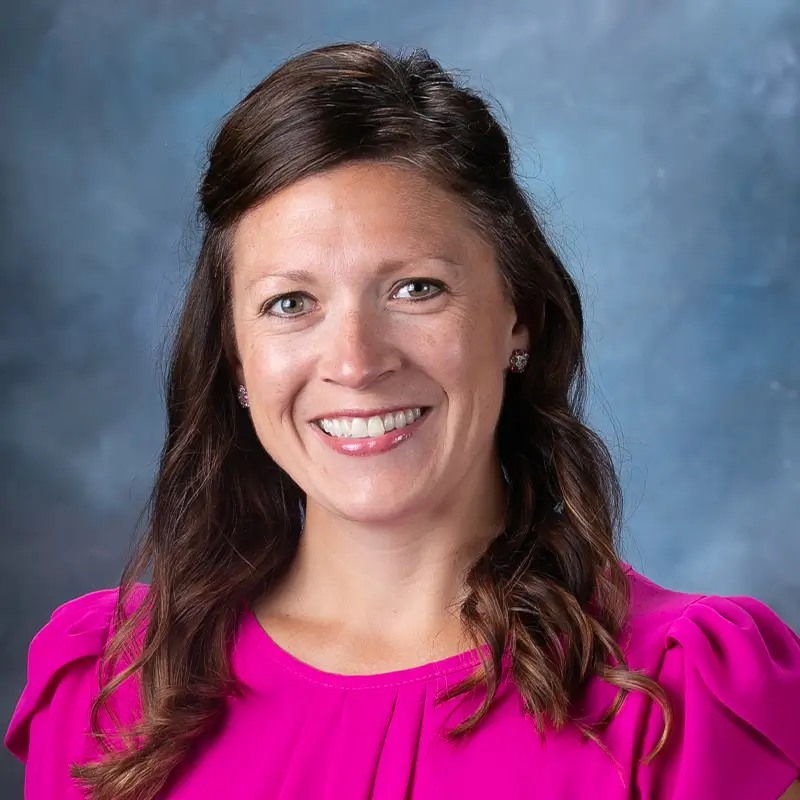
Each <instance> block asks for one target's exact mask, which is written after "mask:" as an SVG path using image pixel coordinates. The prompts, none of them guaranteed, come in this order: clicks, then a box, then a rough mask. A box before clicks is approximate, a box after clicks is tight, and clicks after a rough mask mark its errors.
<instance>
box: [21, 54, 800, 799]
mask: <svg viewBox="0 0 800 800" xmlns="http://www.w3.org/2000/svg"><path fill="white" fill-rule="evenodd" d="M201 207H202V208H201V211H202V218H203V222H204V236H203V241H202V247H201V250H200V253H199V258H198V261H197V265H196V270H195V273H194V275H193V278H192V281H191V284H190V286H189V290H188V296H187V299H186V305H185V308H184V311H183V316H182V319H181V323H180V327H179V330H178V333H177V338H176V342H175V346H174V353H173V356H172V363H171V371H170V374H169V379H168V397H167V409H168V424H169V428H168V434H167V440H166V444H165V447H164V451H163V455H162V459H161V464H160V469H159V473H158V476H157V481H156V485H155V489H154V494H153V502H152V509H151V517H150V522H149V526H148V529H147V532H146V535H145V537H144V538H143V541H142V543H141V547H140V550H139V552H138V554H137V556H136V558H135V559H134V560H133V561H132V563H131V564H130V565H129V567H128V568H127V569H126V571H125V573H124V575H123V579H122V581H121V587H120V589H119V590H113V591H112V590H106V591H99V592H94V593H92V594H89V595H86V596H84V597H81V598H79V599H77V600H74V601H72V602H70V603H67V604H66V605H65V606H62V607H61V608H60V609H58V610H57V611H56V612H55V614H54V615H53V617H52V619H51V621H50V622H49V623H48V624H47V625H46V626H45V627H44V629H43V630H42V631H41V632H40V633H39V634H38V635H37V637H36V638H35V639H34V641H33V643H32V645H31V649H30V653H29V676H28V684H27V686H26V688H25V690H24V693H23V695H22V698H21V700H20V702H19V705H18V707H17V710H16V713H15V715H14V718H13V720H12V722H11V726H10V729H9V731H8V734H7V738H6V744H7V746H8V747H9V748H10V749H11V751H12V752H14V753H15V754H16V755H17V756H18V757H20V758H21V759H22V760H23V761H25V760H27V764H28V768H27V796H28V797H29V798H33V800H43V799H44V798H55V797H58V798H60V799H61V800H70V799H71V798H78V797H80V796H81V794H80V792H79V790H78V788H76V786H77V785H78V784H82V785H83V786H85V787H87V788H89V789H91V794H90V796H91V797H92V798H93V800H111V799H112V798H113V800H150V799H151V798H155V797H158V798H160V799H161V800H186V799H187V798H191V799H192V800H197V799H198V798H219V797H221V796H230V797H236V798H242V799H243V800H246V799H247V798H280V799H281V800H288V799H289V798H313V799H315V800H316V798H320V799H323V798H348V800H362V798H364V799H366V798H377V799H379V800H389V799H390V798H398V799H400V798H414V800H420V799H422V800H433V799H434V798H437V799H438V798H487V797H492V798H494V797H497V798H506V797H508V798H510V797H517V798H528V797H530V798H534V797H535V798H579V797H602V798H628V797H643V798H694V797H702V798H706V799H707V798H725V799H726V800H731V798H748V799H749V800H760V799H761V798H763V800H772V798H777V797H779V796H781V795H782V794H783V793H784V792H787V794H785V795H783V796H785V797H792V796H794V797H797V796H800V793H799V792H798V791H797V788H795V789H790V788H789V787H790V785H791V784H792V782H793V781H794V780H795V779H796V778H797V777H798V774H800V640H799V639H798V637H797V636H796V635H795V634H794V633H793V632H792V631H791V630H790V629H789V628H788V627H787V626H786V625H785V624H784V623H783V622H782V621H781V620H780V619H778V618H777V617H776V616H775V615H774V614H773V613H772V612H771V611H770V610H769V609H768V608H767V607H766V606H764V605H762V604H761V603H759V602H757V601H756V600H754V599H751V598H746V597H745V598H741V597H740V598H723V597H708V596H697V595H692V596H689V595H684V594H679V593H676V592H672V591H669V590H667V589H664V588H661V587H659V586H656V585H655V584H653V583H651V582H650V581H648V580H647V579H645V578H644V577H643V576H641V575H639V574H637V573H636V572H635V571H634V570H632V569H631V568H630V567H629V566H628V565H627V564H625V563H623V562H622V561H620V559H619V557H618V554H617V538H618V527H619V517H620V511H619V490H618V485H617V482H616V479H615V476H614V472H613V469H612V465H611V462H610V459H609V456H608V453H607V451H606V449H605V448H604V446H603V445H602V444H601V442H600V441H599V440H598V438H597V437H596V436H595V435H594V434H593V433H592V432H591V431H590V430H588V429H587V428H586V427H585V426H584V424H583V423H582V421H581V419H582V416H581V415H582V403H583V399H584V388H585V373H584V363H583V351H582V336H583V320H582V314H581V304H580V301H579V298H578V293H577V291H576V288H575V285H574V283H573V282H572V280H571V279H570V277H569V275H568V274H567V272H566V271H565V269H564V266H563V265H562V264H561V262H560V261H559V259H558V257H557V256H556V254H555V253H554V252H553V250H552V249H551V248H550V246H549V245H548V243H547V241H546V240H545V237H544V236H543V234H542V230H541V228H540V227H539V224H538V222H537V220H536V218H535V217H534V215H533V213H532V210H531V208H530V206H529V204H528V202H527V201H526V199H525V197H524V194H523V192H522V190H521V189H520V187H519V185H518V183H517V182H516V181H515V179H514V177H513V174H512V164H511V157H510V154H509V145H508V141H507V138H506V136H505V134H504V132H503V130H502V129H501V127H500V126H499V125H498V123H497V121H496V120H495V119H494V118H493V116H492V115H491V113H490V111H489V110H488V109H487V106H486V105H485V104H484V102H483V101H482V100H481V99H479V98H478V97H477V96H476V95H475V94H473V93H471V92H470V91H468V90H466V89H464V88H459V87H458V86H457V85H455V83H454V81H453V79H452V78H451V77H450V76H448V75H447V74H446V73H444V72H443V71H442V70H441V68H440V66H439V65H438V64H437V63H436V62H435V61H433V60H431V59H430V58H429V57H428V56H427V54H425V53H424V52H415V53H414V54H412V55H411V56H410V57H397V56H394V55H390V54H388V53H386V52H384V51H382V50H380V49H378V48H377V47H371V46H357V45H340V46H332V47H325V48H322V49H319V50H316V51H313V52H309V53H306V54H304V55H300V56H298V57H295V58H293V59H291V60H290V61H288V62H287V63H285V64H284V65H283V66H281V67H280V68H279V69H278V70H277V71H276V72H275V73H273V74H272V75H271V76H270V77H268V78H267V79H266V80H265V81H264V82H263V83H262V84H261V85H259V86H258V87H256V89H254V90H253V91H252V92H251V93H250V95H249V96H248V97H246V98H245V99H244V100H243V101H242V102H241V103H240V104H239V105H238V106H237V107H236V108H235V109H234V110H233V112H232V113H231V114H230V116H229V117H228V118H227V120H226V121H225V123H224V125H223V126H222V128H221V130H220V132H219V134H218V136H217V138H216V140H215V142H214V144H213V147H212V150H211V154H210V158H209V166H208V171H207V173H206V174H205V176H204V180H203V183H202V188H201ZM149 566H152V581H151V584H150V586H149V587H148V586H145V585H144V584H142V583H138V582H137V581H138V580H139V579H140V577H141V576H142V574H143V573H144V572H145V570H146V569H147V568H148V567H149ZM89 730H91V731H92V735H91V736H90V735H87V731H89ZM70 774H71V776H72V778H74V779H75V781H74V782H72V781H71V779H70ZM796 786H797V785H796V784H795V787H796ZM792 792H794V794H792Z"/></svg>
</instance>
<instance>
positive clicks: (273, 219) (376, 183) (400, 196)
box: [233, 164, 486, 274]
mask: <svg viewBox="0 0 800 800" xmlns="http://www.w3.org/2000/svg"><path fill="white" fill-rule="evenodd" d="M482 246H483V249H484V250H485V247H486V246H485V245H482V242H481V241H480V237H479V236H478V235H477V232H476V231H475V230H474V229H473V228H472V226H471V225H470V223H469V221H468V217H467V214H466V211H465V210H464V208H463V207H462V205H461V204H460V203H459V201H458V199H457V198H455V197H454V196H452V195H451V194H450V193H448V192H447V191H446V190H444V189H442V188H441V187H439V186H437V185H436V184H435V183H433V182H432V181H431V180H429V179H427V178H426V177H424V176H423V175H422V174H421V173H420V172H418V171H416V170H413V169H411V168H403V167H398V166H393V165H387V164H355V165H348V166H345V167H340V168H337V169H335V170H331V171H329V172H326V173H323V174H320V175H316V176H313V177H311V178H307V179H305V180H303V181H300V182H298V183H296V184H293V185H292V186H289V187H287V188H286V189H283V190H282V191H280V192H278V193H277V194H276V195H274V196H273V197H270V198H269V199H268V200H266V201H265V202H264V203H262V204H261V205H259V206H258V207H256V208H254V209H251V210H250V211H249V212H248V213H247V214H246V215H245V216H244V217H243V218H242V220H241V221H240V223H239V225H238V226H237V229H236V231H235V232H234V236H233V263H234V270H235V271H236V272H239V273H240V274H241V273H251V272H253V271H256V270H258V271H263V270H264V269H266V268H269V267H277V266H280V265H285V264H287V263H291V264H292V265H297V264H298V263H299V262H304V266H309V265H313V263H314V262H318V261H319V260H320V259H325V260H329V259H334V260H335V259H343V260H344V261H347V260H349V259H351V258H352V259H356V258H358V257H359V256H361V255H365V256H368V258H369V260H370V261H372V260H373V259H376V258H377V259H382V258H395V259H404V258H417V257H435V256H436V255H439V256H443V257H446V258H448V259H450V260H453V261H457V262H460V263H466V262H467V261H468V260H470V259H473V258H475V255H476V252H475V251H476V248H479V249H480V248H481V247H482ZM483 255H485V253H483Z"/></svg>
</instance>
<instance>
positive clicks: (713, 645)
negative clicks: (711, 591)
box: [623, 568, 800, 799]
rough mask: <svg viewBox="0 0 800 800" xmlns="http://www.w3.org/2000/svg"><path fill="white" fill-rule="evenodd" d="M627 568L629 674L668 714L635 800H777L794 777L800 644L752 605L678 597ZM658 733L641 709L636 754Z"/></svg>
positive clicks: (751, 601) (656, 723)
mask: <svg viewBox="0 0 800 800" xmlns="http://www.w3.org/2000/svg"><path fill="white" fill-rule="evenodd" d="M627 569H628V576H629V580H630V587H631V604H630V625H629V631H628V636H627V642H625V641H623V645H625V646H626V649H627V655H628V660H629V666H630V667H631V668H633V669H642V670H643V671H644V672H645V673H646V674H648V675H649V676H650V677H652V678H654V679H655V680H656V681H657V682H658V683H659V684H660V685H661V686H662V687H663V688H664V690H665V691H666V693H667V697H668V699H669V702H670V706H671V709H672V713H673V732H672V734H671V735H670V739H669V740H668V743H667V746H666V747H665V749H664V750H663V751H662V753H661V754H659V755H658V756H657V757H656V758H655V759H654V760H653V762H652V763H651V764H650V765H647V766H644V767H643V768H642V770H641V772H640V774H639V788H640V789H641V790H642V791H643V797H645V798H646V797H656V796H658V797H660V796H662V795H661V794H659V793H658V792H661V791H663V790H664V789H665V788H666V787H671V793H670V792H667V794H666V795H663V796H678V797H683V796H690V795H692V790H693V789H694V791H695V792H696V790H697V789H698V788H699V787H703V789H704V791H703V792H702V794H703V796H707V797H709V796H714V797H716V796H720V797H722V796H725V797H731V798H738V797H753V798H759V797H764V798H765V799H766V798H771V797H778V796H779V795H780V794H781V792H782V791H783V790H785V789H786V788H788V786H789V784H790V783H791V782H792V781H793V780H794V779H795V778H797V776H798V775H800V637H798V636H797V634H796V633H795V632H794V631H793V630H792V629H791V628H790V627H789V625H787V624H786V623H785V622H784V621H783V620H782V619H781V618H780V617H778V615H777V614H775V612H774V611H772V609H770V608H769V607H768V606H767V605H765V604H764V603H762V602H761V601H759V600H757V599H755V598H753V597H723V596H718V595H691V594H684V593H681V592H675V591H672V590H669V589H666V588H664V587H662V586H659V585H657V584H656V583H654V582H653V581H650V580H648V579H647V578H645V577H644V576H642V575H639V574H638V573H636V572H635V571H634V570H632V569H630V568H627ZM662 730H663V715H662V714H661V709H660V707H659V706H657V705H656V704H651V707H650V709H649V714H648V719H647V720H646V722H645V725H644V729H643V731H642V738H641V743H640V744H641V753H639V755H640V756H645V755H647V754H648V753H649V752H650V751H651V750H652V749H653V747H655V745H656V744H657V742H658V740H659V737H660V736H661V733H662Z"/></svg>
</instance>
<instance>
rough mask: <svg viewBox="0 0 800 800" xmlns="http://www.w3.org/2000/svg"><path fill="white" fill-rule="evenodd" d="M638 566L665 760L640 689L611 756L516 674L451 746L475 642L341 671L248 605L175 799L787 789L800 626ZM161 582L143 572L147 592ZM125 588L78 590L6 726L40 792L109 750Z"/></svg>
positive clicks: (133, 701) (63, 799)
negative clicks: (666, 706)
mask: <svg viewBox="0 0 800 800" xmlns="http://www.w3.org/2000/svg"><path fill="white" fill-rule="evenodd" d="M625 566H626V570H627V571H628V575H629V579H630V582H631V585H632V605H631V614H630V623H629V630H628V631H626V636H624V637H622V638H621V641H623V642H624V645H623V647H624V649H625V651H626V653H627V658H628V662H629V666H630V667H632V668H637V669H643V670H645V671H646V672H647V674H649V675H650V676H651V677H655V678H656V679H657V680H658V681H659V682H660V683H661V685H662V686H664V688H665V689H666V691H667V692H668V695H669V697H670V700H671V703H672V707H673V709H674V715H675V717H674V718H675V723H674V729H673V733H672V736H671V738H670V740H669V743H668V746H667V749H666V750H665V751H662V753H661V754H660V755H659V756H658V757H657V758H656V759H655V761H654V762H652V763H651V764H650V765H649V766H641V765H639V766H637V765H636V761H637V759H638V758H640V757H641V756H642V755H644V754H647V753H649V752H650V750H651V749H652V747H653V746H654V745H655V743H656V742H657V741H658V738H659V736H660V734H661V730H662V714H661V711H660V708H659V706H658V705H657V704H655V703H653V702H651V701H649V700H648V699H647V698H646V697H645V696H644V695H643V694H641V693H639V692H634V693H632V694H631V695H629V697H628V699H627V700H626V701H625V703H624V705H623V707H622V710H621V712H620V713H619V714H618V716H617V717H616V718H615V720H614V721H613V722H612V724H611V725H610V726H609V728H608V729H607V730H606V731H605V733H604V734H603V735H602V741H603V743H604V744H605V746H606V747H607V748H608V750H609V751H610V753H611V756H609V755H608V754H607V753H605V752H603V751H602V750H601V749H600V748H599V747H598V746H597V744H596V743H594V742H592V741H585V742H584V741H582V740H581V736H580V734H579V731H578V730H577V728H576V727H575V726H570V727H567V728H564V729H562V730H561V731H560V732H557V733H556V732H554V731H553V730H548V732H547V736H546V738H545V741H544V742H542V740H541V739H540V738H539V736H538V735H537V733H536V731H535V729H534V726H533V723H532V722H531V721H530V720H529V719H528V718H526V717H525V716H523V714H522V712H521V710H520V703H519V696H518V694H517V693H516V690H515V688H514V685H513V683H512V682H511V680H510V678H509V677H508V676H506V677H505V678H504V680H503V682H502V683H501V689H500V691H499V693H498V697H497V702H496V706H495V707H494V708H493V710H492V711H491V712H490V714H489V715H488V717H487V718H486V719H485V720H484V721H483V723H482V724H481V726H480V727H479V729H478V732H477V734H476V735H474V736H472V737H471V738H469V739H467V740H464V741H462V742H460V743H458V744H456V745H451V744H449V743H447V742H446V741H445V740H444V739H443V738H442V737H441V736H440V735H439V728H440V725H441V724H442V723H443V722H445V718H446V716H447V715H448V713H452V716H451V717H450V719H449V722H448V725H452V724H453V723H454V722H457V721H458V720H460V719H463V718H464V717H465V716H467V715H468V714H469V713H470V712H471V711H472V710H474V708H475V707H476V705H475V704H476V703H477V700H471V701H470V702H469V703H466V704H462V705H460V706H459V705H458V703H459V699H455V700H453V701H450V702H449V703H447V704H445V705H440V706H434V702H433V701H434V697H435V696H436V693H437V691H438V690H439V689H441V688H442V687H444V686H448V685H452V684H453V683H454V682H456V681H457V680H460V679H461V678H462V677H464V675H466V674H467V672H468V671H469V670H470V669H471V668H473V667H474V665H475V664H476V663H477V660H476V653H475V652H474V651H473V652H472V653H465V654H462V655H458V656H454V657H451V658H447V659H445V660H443V661H438V662H435V663H431V664H425V665H424V666H420V667H415V668H413V669H405V670H401V671H398V672H391V673H385V674H380V675H360V676H355V675H336V674H330V673H326V672H322V671H321V670H318V669H316V668H314V667H311V666H309V665H307V664H304V663H302V662H300V661H299V660H298V659H296V658H294V657H293V656H292V655H290V654H289V653H287V652H286V651H284V650H282V649H281V648H280V647H278V645H277V644H275V642H273V641H272V640H271V639H270V638H269V636H268V635H267V634H266V633H265V632H264V631H263V629H262V628H261V626H260V625H259V623H258V622H257V620H256V619H255V617H254V616H253V615H252V613H250V612H246V613H245V616H244V617H243V621H242V624H241V626H240V628H239V631H238V634H237V639H236V642H235V646H234V649H233V668H234V671H235V673H236V674H237V675H238V676H239V677H240V678H241V679H242V680H243V681H244V683H245V684H246V685H247V686H248V687H249V689H250V691H249V692H248V693H247V694H246V695H245V696H244V697H242V698H230V699H229V701H228V705H227V713H226V715H225V720H224V723H223V725H222V728H221V729H220V730H219V732H218V733H217V734H216V735H215V736H214V738H213V739H211V740H208V741H206V742H204V743H202V744H201V745H199V746H198V747H197V748H196V750H195V751H194V752H193V754H192V756H191V758H189V759H188V760H187V761H186V763H185V765H184V766H183V767H182V769H181V770H180V771H179V772H178V774H176V775H174V778H173V780H172V781H171V782H170V784H169V786H168V788H167V790H166V791H165V792H164V793H163V794H162V795H161V798H162V799H163V800H205V799H207V800H211V799H212V798H213V800H219V798H220V797H230V798H236V800H251V799H252V800H255V799H256V798H259V799H260V798H270V799H271V800H305V799H306V798H308V800H345V798H346V800H366V799H367V798H372V799H373V800H408V799H409V798H411V799H412V800H444V799H447V800H449V798H459V800H472V798H474V799H475V800H478V798H481V800H485V799H487V798H504V799H505V798H509V799H510V798H536V799H537V800H554V799H555V798H568V799H570V800H571V799H572V798H603V800H622V798H647V800H656V799H658V800H660V799H661V798H665V799H666V798H670V800H684V799H687V800H688V798H702V799H703V800H715V799H716V798H720V800H723V798H724V800H745V799H746V800H776V798H778V797H779V796H780V795H781V794H782V793H783V792H784V791H785V790H786V789H787V788H788V786H789V785H790V784H791V783H792V782H793V781H794V780H795V779H797V777H798V775H800V638H798V636H797V635H796V634H795V633H794V632H793V631H792V630H791V629H790V628H789V627H787V625H785V624H784V623H783V622H782V621H781V620H780V619H779V618H778V617H777V616H776V615H775V614H774V613H773V612H772V611H771V610H770V609H769V608H768V607H767V606H765V605H763V604H762V603H760V602H758V601H757V600H754V599H752V598H749V597H735V598H727V597H717V596H702V595H687V594H681V593H679V592H674V591H670V590H668V589H664V588H662V587H660V586H657V585H656V584H654V583H653V582H651V581H650V580H648V579H647V578H645V577H643V576H642V575H640V574H638V573H637V572H635V571H634V570H633V569H631V568H630V567H628V566H627V565H625ZM146 591H147V587H146V586H145V585H139V586H138V587H137V594H138V597H139V599H141V597H143V596H144V593H145V592H146ZM115 600H116V590H113V589H108V590H103V591H97V592H93V593H91V594H87V595H85V596H83V597H79V598H78V599H76V600H72V601H71V602H69V603H67V604H66V605H63V606H61V607H60V608H59V609H57V610H56V611H55V613H54V614H53V616H52V619H51V620H50V622H48V623H47V625H45V626H44V628H43V629H42V630H41V631H40V632H39V633H38V634H37V635H36V637H35V638H34V639H33V642H32V644H31V647H30V652H29V658H28V683H27V685H26V687H25V689H24V691H23V693H22V697H21V698H20V701H19V704H18V706H17V708H16V711H15V713H14V716H13V718H12V720H11V725H10V727H9V729H8V733H7V735H6V739H5V744H6V746H7V747H8V749H9V750H11V752H12V753H14V754H15V755H16V756H17V757H18V758H19V759H21V760H22V761H23V762H26V764H27V771H26V778H25V787H26V791H25V797H26V798H28V800H78V799H79V798H80V797H81V795H80V793H79V792H78V790H77V789H76V788H75V787H74V786H73V784H72V783H71V779H70V778H69V776H68V764H69V763H71V762H73V761H82V760H87V759H89V758H91V757H93V756H94V755H95V754H96V752H97V751H96V750H95V749H94V747H95V745H94V743H93V742H92V740H91V739H90V738H88V737H87V735H86V730H87V729H88V714H89V705H90V701H91V699H92V697H93V696H95V694H96V692H97V676H96V671H97V659H98V656H99V655H100V652H101V651H102V649H103V646H104V644H105V642H106V640H107V637H108V630H109V621H110V617H111V613H112V609H113V607H114V603H115ZM615 692H616V690H615V689H614V688H613V687H611V686H608V685H607V684H605V683H604V682H602V681H601V680H600V679H597V678H595V679H593V680H592V681H591V682H590V684H589V686H588V691H587V693H586V695H585V697H584V699H583V700H582V702H581V704H580V708H579V709H578V711H579V713H580V714H581V715H582V716H583V718H584V719H587V720H590V719H593V718H597V717H598V715H600V714H601V713H602V712H603V711H604V710H605V709H606V708H607V706H608V704H609V702H610V701H611V700H612V698H613V697H614V695H615ZM112 699H113V702H114V707H115V710H116V711H117V713H118V714H119V715H120V716H121V718H122V720H123V722H125V721H127V720H132V719H133V718H134V717H135V715H136V713H137V712H136V709H137V707H138V696H137V693H136V690H135V688H133V684H131V683H126V684H124V685H123V687H122V688H121V689H120V690H119V691H118V692H117V693H116V694H115V695H112Z"/></svg>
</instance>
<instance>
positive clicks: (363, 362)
mask: <svg viewBox="0 0 800 800" xmlns="http://www.w3.org/2000/svg"><path fill="white" fill-rule="evenodd" d="M387 339H388V337H387V335H386V332H385V331H384V330H382V329H381V325H380V324H379V323H378V321H377V320H375V319H373V318H372V316H371V315H369V314H367V313H365V312H363V311H356V310H354V309H351V310H349V311H348V312H347V313H346V314H344V315H343V316H342V317H341V319H340V320H339V321H338V324H337V325H336V329H335V330H333V331H329V332H328V335H327V341H326V342H325V343H324V344H323V345H322V357H321V359H320V362H319V365H320V372H321V377H322V379H323V380H324V381H326V382H328V383H337V384H339V385H341V386H346V387H347V388H348V389H363V388H365V387H367V386H369V385H370V384H372V383H374V382H375V381H377V380H378V379H380V378H382V377H383V376H385V375H388V374H391V373H393V372H396V371H397V370H398V368H399V366H400V355H399V353H398V352H397V350H396V349H395V348H394V347H393V346H392V345H391V343H390V342H389V341H387Z"/></svg>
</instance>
